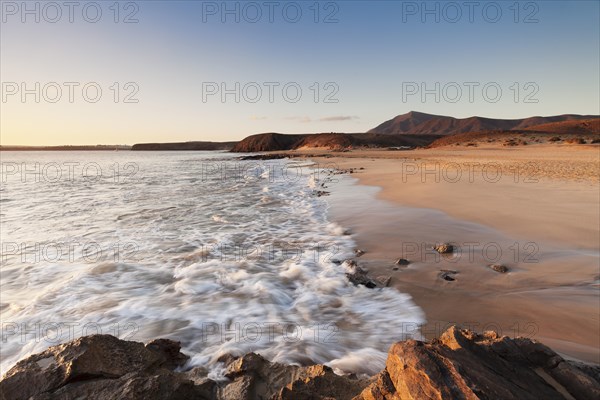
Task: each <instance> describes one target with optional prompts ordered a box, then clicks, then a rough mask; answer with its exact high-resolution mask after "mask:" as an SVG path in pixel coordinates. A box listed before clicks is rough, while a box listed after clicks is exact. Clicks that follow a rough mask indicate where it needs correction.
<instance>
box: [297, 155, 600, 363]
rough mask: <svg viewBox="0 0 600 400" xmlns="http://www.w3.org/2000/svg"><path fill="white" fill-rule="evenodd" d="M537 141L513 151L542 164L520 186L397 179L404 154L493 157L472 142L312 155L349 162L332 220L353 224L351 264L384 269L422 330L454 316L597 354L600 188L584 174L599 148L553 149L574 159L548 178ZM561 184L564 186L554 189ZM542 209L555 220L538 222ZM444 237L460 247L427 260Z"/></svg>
mask: <svg viewBox="0 0 600 400" xmlns="http://www.w3.org/2000/svg"><path fill="white" fill-rule="evenodd" d="M491 150H492V151H494V150H497V149H491ZM540 150H543V149H534V150H533V151H532V150H529V149H527V151H523V152H520V153H521V154H520V155H519V157H524V156H525V157H527V158H528V159H529V161H528V162H531V160H533V161H534V162H538V165H539V166H541V167H540V168H539V169H538V172H539V175H538V176H537V178H539V179H536V180H535V181H532V182H530V183H528V184H527V185H528V186H527V185H526V183H524V182H523V181H515V180H514V175H511V176H507V177H502V179H500V180H499V181H497V182H493V184H491V183H490V182H483V181H482V180H481V179H479V180H477V179H474V180H473V182H469V183H465V182H460V181H459V182H451V183H450V182H443V180H442V182H435V180H433V181H431V180H430V181H429V182H427V181H425V182H423V181H422V180H421V179H420V178H421V177H420V176H419V175H418V174H415V175H414V176H410V177H409V178H408V179H406V180H405V181H401V180H400V179H399V175H400V174H398V169H399V168H400V167H399V163H402V162H403V161H404V162H406V161H407V160H410V161H411V162H414V161H418V162H421V161H422V162H424V163H425V164H424V165H425V168H427V167H431V165H432V163H431V160H432V159H434V160H435V161H434V162H435V163H437V162H440V161H441V162H446V163H449V162H454V161H455V160H456V157H462V158H463V159H470V160H471V161H483V160H492V162H494V160H496V159H495V158H494V157H490V156H489V155H488V154H489V153H481V149H477V150H472V151H470V152H469V151H465V150H462V149H461V150H460V151H459V152H456V153H457V154H452V152H451V151H447V150H443V151H435V150H434V151H431V150H429V151H428V153H427V154H425V155H424V154H423V152H419V151H409V152H401V154H399V152H394V153H395V154H393V155H389V153H388V154H382V152H376V151H371V152H369V151H359V152H352V153H341V154H339V155H338V154H335V153H333V154H331V153H329V154H328V155H327V156H326V157H327V159H322V158H321V157H318V156H315V155H314V154H313V155H310V157H309V158H310V159H311V160H313V161H314V162H317V163H327V164H335V165H336V166H337V167H338V168H340V169H348V168H356V170H355V173H354V174H352V175H350V176H352V178H353V179H354V180H355V181H354V182H353V183H351V184H349V185H345V184H342V185H339V184H338V185H337V186H338V187H335V188H334V189H333V190H332V194H331V196H330V199H331V200H330V204H331V207H330V208H331V216H332V220H333V221H335V222H338V223H340V224H341V225H342V226H344V227H346V228H350V230H351V231H352V232H353V237H354V239H355V241H356V242H357V244H358V247H359V248H360V249H362V250H364V251H365V252H366V254H365V255H363V256H362V257H360V258H357V259H356V260H357V261H358V263H359V265H360V266H362V267H364V268H366V269H368V270H369V274H370V275H371V276H373V277H377V276H389V277H391V283H390V286H391V287H395V288H396V289H398V290H399V291H401V292H403V293H407V294H409V295H410V296H411V297H412V299H413V301H414V302H415V304H416V305H417V306H419V307H420V308H421V309H422V310H423V311H424V312H425V316H426V319H427V323H426V325H425V326H423V327H422V333H423V336H424V337H425V338H427V339H432V338H435V337H437V336H439V334H440V333H441V332H443V331H444V329H445V328H446V327H447V326H449V325H452V324H459V325H462V326H465V327H467V328H470V329H473V330H475V331H477V332H480V331H484V330H496V331H498V332H499V333H500V334H505V335H509V336H510V337H516V336H525V337H530V338H533V339H537V340H539V341H541V342H543V343H545V344H547V345H549V346H551V347H552V348H553V349H554V350H555V351H557V352H559V353H560V354H561V355H563V356H565V357H567V358H572V359H576V360H581V361H584V362H590V363H594V364H600V349H598V346H597V338H598V336H599V335H600V325H599V319H598V314H597V310H598V308H597V307H598V301H599V293H598V287H599V286H598V285H599V280H600V268H599V267H598V266H599V265H600V264H599V263H600V261H599V260H600V257H599V254H598V247H597V243H598V240H597V238H598V230H597V226H594V222H595V221H598V220H599V219H598V218H599V217H598V209H597V204H598V203H599V200H598V199H597V198H598V196H600V194H599V193H598V184H597V182H593V180H591V179H589V178H590V175H589V172H590V171H591V170H593V169H594V167H595V166H597V162H596V160H595V159H594V157H597V156H595V155H593V154H590V153H589V152H584V153H583V154H581V153H577V152H576V151H571V152H568V153H567V154H566V155H562V156H559V158H563V161H564V158H565V157H574V156H577V155H578V154H580V155H581V156H580V157H578V158H574V159H573V160H572V164H573V165H571V167H572V168H568V167H563V168H562V170H561V171H560V172H559V173H558V174H554V176H551V175H550V174H548V173H547V172H552V171H553V170H552V165H551V163H552V159H551V158H550V157H548V156H547V155H545V156H544V155H543V154H542V153H541V152H539V151H540ZM477 152H479V153H477ZM497 152H500V154H503V155H504V156H505V157H506V160H504V162H505V163H509V162H513V161H514V162H515V163H520V162H522V161H521V160H519V159H518V158H517V157H514V156H512V158H511V157H510V156H509V155H510V153H509V152H507V151H506V150H504V149H502V150H498V151H497ZM378 153H379V154H378ZM449 153H450V156H449ZM465 153H468V154H465ZM513 154H514V153H513ZM596 154H597V153H596ZM381 156H384V157H385V158H383V157H381ZM493 156H496V155H495V154H493ZM540 156H542V157H540ZM536 157H537V159H536ZM488 162H489V161H488ZM582 164H585V165H586V168H584V169H583V171H584V173H583V176H582V177H581V179H576V178H575V177H574V176H572V172H573V171H577V170H578V168H579V169H581V165H582ZM360 168H364V170H359V169H360ZM548 168H550V169H548ZM475 175H476V174H475ZM411 178H413V179H411ZM415 178H416V179H415ZM505 178H506V179H505ZM493 185H496V186H493ZM559 185H560V187H562V188H563V190H561V191H557V190H556V188H557V187H559ZM565 186H567V187H568V189H569V190H565V189H564V187H565ZM459 188H460V189H459ZM496 188H497V189H496ZM340 189H341V192H340ZM492 189H494V190H492ZM496 191H497V192H496ZM495 193H504V194H505V196H502V197H501V196H498V195H496V194H495ZM470 198H471V199H475V200H473V201H469V199H470ZM482 198H483V201H482ZM348 199H352V201H351V203H352V204H351V205H348ZM439 199H443V201H439ZM475 203H477V204H482V203H483V204H487V205H488V207H476V205H477V204H475ZM417 204H418V205H419V207H416V205H417ZM594 204H595V205H594ZM356 210H360V211H359V212H356ZM503 210H510V212H509V213H505V212H503ZM549 216H553V217H552V218H551V219H550V221H553V223H547V222H546V223H545V224H544V223H543V221H544V220H545V219H547V218H549ZM441 242H447V243H454V244H455V246H456V248H457V249H458V250H457V251H455V254H454V255H453V256H452V257H443V256H441V257H438V259H435V252H433V251H432V249H431V248H432V247H433V246H434V245H435V244H436V243H441ZM473 243H476V245H474V244H473ZM478 245H479V246H478ZM515 245H516V246H515ZM485 246H487V250H489V249H492V250H495V249H498V248H499V249H500V251H501V252H502V255H501V257H500V258H499V259H498V258H497V257H495V256H494V257H492V256H489V257H488V256H487V255H486V253H484V252H483V248H484V247H485ZM415 249H416V250H415ZM479 249H481V253H480V252H479ZM487 250H486V251H487ZM456 253H458V254H456ZM398 258H409V259H410V260H411V264H410V265H408V266H397V265H395V264H394V261H395V260H396V259H398ZM457 258H458V259H457ZM492 264H502V265H505V266H506V267H508V270H509V272H508V273H505V274H503V273H498V272H496V271H493V270H492V269H490V268H489V266H490V265H492ZM395 268H396V270H394V269H395ZM441 270H444V271H452V272H456V274H452V275H451V276H452V277H453V279H454V280H453V281H446V280H444V279H442V278H441V275H442V274H443V273H442V272H441Z"/></svg>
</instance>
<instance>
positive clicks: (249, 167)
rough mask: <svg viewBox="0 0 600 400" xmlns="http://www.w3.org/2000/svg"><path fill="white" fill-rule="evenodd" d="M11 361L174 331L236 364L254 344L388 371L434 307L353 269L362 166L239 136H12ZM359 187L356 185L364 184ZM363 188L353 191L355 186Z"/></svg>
mask: <svg viewBox="0 0 600 400" xmlns="http://www.w3.org/2000/svg"><path fill="white" fill-rule="evenodd" d="M0 158H1V160H0V161H1V165H2V176H1V179H2V181H1V186H0V222H1V229H0V233H1V244H2V249H1V250H2V260H1V263H2V264H1V268H0V274H1V275H0V307H1V308H0V310H1V317H0V319H1V323H2V346H1V364H0V367H1V372H2V375H4V374H5V373H6V372H7V371H8V370H9V369H10V368H11V367H12V366H13V365H14V364H15V363H16V362H17V361H19V360H21V359H23V358H25V357H27V356H29V355H32V354H34V353H37V352H41V351H43V350H45V349H46V348H48V347H50V346H53V345H57V344H61V343H65V342H68V341H70V340H73V339H76V338H77V337H80V336H82V335H91V334H111V335H115V336H118V337H120V338H122V339H126V340H134V341H140V342H147V341H150V340H153V339H156V338H170V339H173V340H177V341H179V342H181V345H182V351H183V352H184V353H185V354H187V355H189V356H190V360H189V363H188V365H187V366H186V367H187V368H191V367H195V366H203V367H205V368H207V370H208V371H209V376H210V377H212V378H214V379H222V378H223V364H222V362H221V360H222V356H224V355H226V354H231V355H234V356H240V355H243V354H246V353H248V352H256V353H259V354H261V355H262V356H263V357H265V358H267V359H269V360H271V361H275V362H281V363H291V364H298V365H308V364H312V363H323V364H326V365H329V366H331V367H332V368H334V370H335V371H336V372H337V373H357V374H375V373H377V372H379V371H380V370H381V369H382V367H383V366H384V364H385V359H386V355H387V351H388V348H389V346H390V345H391V344H392V343H393V342H394V341H397V340H400V339H406V338H419V336H418V331H417V330H416V329H415V326H417V325H419V324H421V323H423V322H424V320H425V316H424V314H423V312H422V311H421V309H420V308H419V307H417V306H416V305H415V304H414V303H413V301H412V300H411V298H410V296H408V295H407V294H404V293H401V292H399V291H397V290H396V289H394V288H376V289H369V288H366V287H364V286H354V285H353V284H352V283H350V282H349V280H348V279H347V277H346V273H348V272H349V268H351V267H350V266H349V264H348V263H345V262H344V260H346V259H351V258H353V257H354V250H355V249H356V246H357V245H356V243H355V241H354V239H353V235H352V232H348V231H347V229H346V228H345V227H344V226H340V225H338V224H336V223H334V222H332V220H330V217H329V214H330V207H331V205H330V204H329V203H328V200H327V198H328V196H327V192H329V191H335V189H336V185H340V184H341V183H343V181H344V180H345V179H348V178H347V177H345V176H344V175H340V174H337V173H336V172H335V165H334V164H321V165H319V164H316V163H313V162H311V161H310V160H306V159H302V160H300V159H279V160H246V161H243V160H240V156H239V154H232V153H226V152H131V151H85V152H75V151H64V152H25V151H23V152H19V151H17V152H2V153H0ZM357 190H358V189H357ZM351 201H352V199H351V198H349V199H348V202H351Z"/></svg>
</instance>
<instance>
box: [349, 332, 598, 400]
mask: <svg viewBox="0 0 600 400" xmlns="http://www.w3.org/2000/svg"><path fill="white" fill-rule="evenodd" d="M598 371H600V368H599V367H593V368H590V370H585V371H584V369H580V368H578V367H577V366H575V365H573V364H571V363H569V362H567V361H565V360H564V359H562V358H561V357H560V356H559V355H558V354H556V353H555V352H553V351H552V350H550V349H549V348H548V347H546V346H544V345H542V344H540V343H537V342H535V341H532V340H530V339H524V338H517V339H510V338H508V337H506V336H505V337H498V336H497V335H496V333H494V332H486V333H484V334H483V335H478V334H475V333H473V332H471V331H468V330H461V329H459V328H457V327H451V328H450V329H448V330H447V331H446V332H444V334H443V335H442V336H441V337H440V339H439V340H435V341H433V342H432V343H423V342H418V341H414V340H408V341H405V342H398V343H396V344H394V345H393V346H392V347H391V349H390V351H389V353H388V359H387V362H386V368H385V369H384V370H383V371H382V372H381V373H380V374H379V375H378V376H377V378H376V380H375V382H373V383H372V384H371V385H369V386H368V387H367V388H366V389H365V390H364V391H363V392H362V393H361V395H360V396H359V397H357V399H360V400H372V399H506V400H510V399H514V400H517V399H519V400H524V399H532V400H533V399H572V398H575V399H597V398H599V396H600V383H599V382H598V380H597V374H598ZM594 374H596V377H594V376H593V375H594Z"/></svg>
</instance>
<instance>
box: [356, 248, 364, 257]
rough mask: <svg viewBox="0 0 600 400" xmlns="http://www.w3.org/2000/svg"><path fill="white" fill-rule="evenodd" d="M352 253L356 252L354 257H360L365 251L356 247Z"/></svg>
mask: <svg viewBox="0 0 600 400" xmlns="http://www.w3.org/2000/svg"><path fill="white" fill-rule="evenodd" d="M354 254H356V257H360V256H362V255H363V254H365V251H364V250H361V249H356V250H354Z"/></svg>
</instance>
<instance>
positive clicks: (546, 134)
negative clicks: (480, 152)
mask: <svg viewBox="0 0 600 400" xmlns="http://www.w3.org/2000/svg"><path fill="white" fill-rule="evenodd" d="M599 142H600V118H595V119H585V120H571V121H562V122H551V123H547V124H541V125H534V126H530V127H528V128H525V129H512V130H494V131H481V132H466V133H457V134H455V135H446V136H442V137H440V138H439V139H437V140H435V141H434V142H433V143H431V144H430V145H429V147H443V146H478V145H482V144H484V145H485V144H494V143H496V144H502V145H504V146H520V145H527V144H536V143H540V144H549V143H556V144H564V143H569V144H571V143H573V144H595V143H599Z"/></svg>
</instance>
